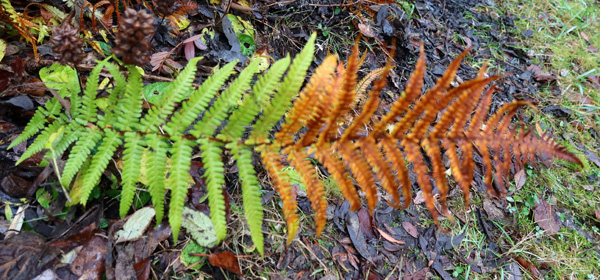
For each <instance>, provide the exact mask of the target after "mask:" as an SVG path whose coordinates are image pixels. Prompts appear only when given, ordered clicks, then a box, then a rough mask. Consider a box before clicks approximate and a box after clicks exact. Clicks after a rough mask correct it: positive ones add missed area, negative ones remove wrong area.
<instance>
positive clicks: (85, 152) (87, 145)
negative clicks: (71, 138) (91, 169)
mask: <svg viewBox="0 0 600 280" xmlns="http://www.w3.org/2000/svg"><path fill="white" fill-rule="evenodd" d="M101 138H102V135H101V132H100V131H98V130H97V129H93V128H88V129H86V130H85V131H84V132H83V133H82V135H81V137H80V138H79V140H77V142H76V143H75V146H74V147H73V149H71V154H69V159H68V160H67V163H66V164H65V169H64V170H63V174H62V182H61V183H62V185H63V186H68V185H70V184H71V180H73V177H75V174H77V172H78V171H79V169H80V168H81V165H82V164H83V162H84V161H85V160H86V159H87V157H88V156H89V155H90V153H91V152H92V149H93V148H94V147H95V146H96V143H98V141H100V139H101ZM36 140H37V139H36ZM102 171H104V170H102Z"/></svg>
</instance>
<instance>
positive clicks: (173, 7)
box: [153, 0, 179, 17]
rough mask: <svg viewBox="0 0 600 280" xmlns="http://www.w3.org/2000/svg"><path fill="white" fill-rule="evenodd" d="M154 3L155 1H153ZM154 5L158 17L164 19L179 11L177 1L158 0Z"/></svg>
mask: <svg viewBox="0 0 600 280" xmlns="http://www.w3.org/2000/svg"><path fill="white" fill-rule="evenodd" d="M153 2H154V1H153ZM154 3H156V4H155V5H154V11H155V12H156V14H157V15H159V16H162V17H168V16H170V15H172V14H174V13H175V11H177V7H178V6H179V5H177V1H176V0H157V1H156V2H154Z"/></svg>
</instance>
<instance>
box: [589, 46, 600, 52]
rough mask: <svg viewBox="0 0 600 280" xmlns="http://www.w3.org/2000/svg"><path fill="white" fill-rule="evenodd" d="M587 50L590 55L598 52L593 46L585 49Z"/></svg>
mask: <svg viewBox="0 0 600 280" xmlns="http://www.w3.org/2000/svg"><path fill="white" fill-rule="evenodd" d="M587 50H588V51H589V52H591V53H597V52H598V48H596V47H594V46H591V45H590V46H589V47H588V48H587Z"/></svg>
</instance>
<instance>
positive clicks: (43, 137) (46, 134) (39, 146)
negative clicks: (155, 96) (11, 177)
mask: <svg viewBox="0 0 600 280" xmlns="http://www.w3.org/2000/svg"><path fill="white" fill-rule="evenodd" d="M63 124H64V121H62V120H60V119H59V120H56V121H55V122H53V123H51V124H50V125H48V126H47V127H46V129H44V131H42V133H40V135H38V137H37V138H35V141H33V143H31V145H30V146H29V147H27V150H26V151H25V152H24V153H23V155H22V156H21V158H19V160H18V161H17V163H16V164H15V165H19V164H20V163H21V162H23V161H24V160H26V159H28V158H29V157H31V156H32V155H34V154H36V153H38V152H41V151H42V150H43V149H44V148H45V146H46V142H48V139H49V138H50V135H52V133H55V132H57V131H58V130H59V129H60V128H61V127H62V126H63Z"/></svg>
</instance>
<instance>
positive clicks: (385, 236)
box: [376, 228, 406, 245]
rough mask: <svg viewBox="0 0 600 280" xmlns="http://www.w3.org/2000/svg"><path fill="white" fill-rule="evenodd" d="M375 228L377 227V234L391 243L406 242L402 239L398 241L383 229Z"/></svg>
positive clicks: (399, 243)
mask: <svg viewBox="0 0 600 280" xmlns="http://www.w3.org/2000/svg"><path fill="white" fill-rule="evenodd" d="M376 229H377V231H379V234H381V237H383V238H385V240H387V241H389V242H392V243H396V244H398V245H404V244H406V242H404V241H400V240H398V239H396V238H393V237H392V236H391V235H389V234H387V233H386V232H385V231H383V230H380V229H379V228H376Z"/></svg>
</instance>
